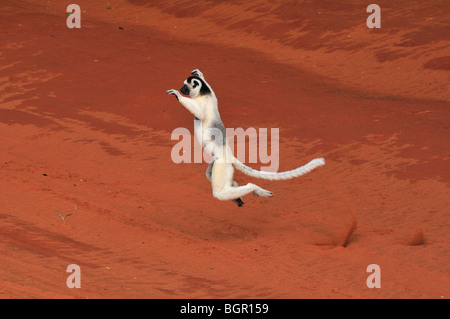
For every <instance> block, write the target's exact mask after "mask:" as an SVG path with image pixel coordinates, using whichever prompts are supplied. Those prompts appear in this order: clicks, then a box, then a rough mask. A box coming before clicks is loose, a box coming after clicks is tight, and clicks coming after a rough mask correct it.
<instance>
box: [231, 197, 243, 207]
mask: <svg viewBox="0 0 450 319" xmlns="http://www.w3.org/2000/svg"><path fill="white" fill-rule="evenodd" d="M233 202H235V203H236V204H237V205H238V207H242V205H244V201H243V200H242V198H237V199H233Z"/></svg>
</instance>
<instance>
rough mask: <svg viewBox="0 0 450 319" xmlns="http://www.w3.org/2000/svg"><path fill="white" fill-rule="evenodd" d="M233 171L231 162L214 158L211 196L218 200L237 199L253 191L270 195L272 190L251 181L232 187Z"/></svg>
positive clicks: (259, 194) (261, 194)
mask: <svg viewBox="0 0 450 319" xmlns="http://www.w3.org/2000/svg"><path fill="white" fill-rule="evenodd" d="M233 172H234V167H233V164H231V163H223V162H220V161H217V160H216V162H215V163H214V165H213V168H212V176H211V184H212V189H213V196H214V197H215V198H217V199H219V200H233V199H236V200H237V199H238V198H240V197H242V196H244V195H247V194H249V193H253V194H254V195H255V196H263V197H272V192H270V191H268V190H265V189H263V188H261V187H259V186H257V185H255V184H252V183H248V184H247V185H244V186H237V187H233Z"/></svg>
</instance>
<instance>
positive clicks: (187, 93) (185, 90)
mask: <svg viewBox="0 0 450 319" xmlns="http://www.w3.org/2000/svg"><path fill="white" fill-rule="evenodd" d="M180 92H181V93H183V94H184V95H189V92H190V91H189V88H188V86H187V85H186V84H185V85H184V86H183V87H182V88H181V89H180Z"/></svg>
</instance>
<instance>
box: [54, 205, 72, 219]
mask: <svg viewBox="0 0 450 319" xmlns="http://www.w3.org/2000/svg"><path fill="white" fill-rule="evenodd" d="M76 211H77V205H75V209H74V211H73V212H72V213H68V214H66V215H64V216H63V215H61V214H60V213H59V212H58V211H56V215H58V216H59V217H61V219H62V220H63V222H64V224H65V223H66V221H65V219H66V217H69V216H70V215H73V214H75V212H76Z"/></svg>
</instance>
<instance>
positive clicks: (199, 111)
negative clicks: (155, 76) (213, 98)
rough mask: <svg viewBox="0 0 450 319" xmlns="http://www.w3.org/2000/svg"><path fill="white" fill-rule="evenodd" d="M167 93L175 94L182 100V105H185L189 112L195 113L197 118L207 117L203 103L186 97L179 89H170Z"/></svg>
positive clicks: (179, 100)
mask: <svg viewBox="0 0 450 319" xmlns="http://www.w3.org/2000/svg"><path fill="white" fill-rule="evenodd" d="M166 93H167V94H169V95H170V94H172V95H175V97H176V98H177V100H178V102H180V103H181V105H183V106H184V107H185V108H186V109H187V110H188V111H189V112H191V113H192V114H194V116H195V117H196V118H198V119H199V120H203V119H204V117H205V115H204V108H203V107H201V105H200V104H199V103H198V102H197V101H196V100H193V99H191V98H187V97H184V96H183V95H181V93H180V92H178V91H177V90H174V89H172V90H168V91H167V92H166Z"/></svg>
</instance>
